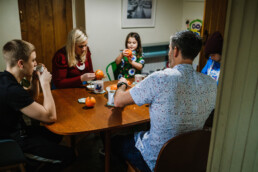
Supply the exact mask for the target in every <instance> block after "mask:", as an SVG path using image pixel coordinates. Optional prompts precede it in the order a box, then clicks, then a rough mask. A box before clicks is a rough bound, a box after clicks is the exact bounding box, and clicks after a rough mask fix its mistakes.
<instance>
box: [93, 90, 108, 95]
mask: <svg viewBox="0 0 258 172" xmlns="http://www.w3.org/2000/svg"><path fill="white" fill-rule="evenodd" d="M105 92H106V91H105V90H103V91H101V92H97V93H96V92H94V91H93V93H95V94H103V93H105Z"/></svg>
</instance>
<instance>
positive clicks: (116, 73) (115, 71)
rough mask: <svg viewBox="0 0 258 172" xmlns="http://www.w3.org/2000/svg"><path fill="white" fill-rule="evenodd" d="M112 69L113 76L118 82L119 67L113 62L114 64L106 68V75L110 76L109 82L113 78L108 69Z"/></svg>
mask: <svg viewBox="0 0 258 172" xmlns="http://www.w3.org/2000/svg"><path fill="white" fill-rule="evenodd" d="M110 67H111V68H112V71H113V76H114V78H115V80H116V79H117V77H118V66H117V65H116V62H115V61H113V62H111V63H109V64H108V65H107V67H106V74H107V76H108V79H109V81H111V77H110V74H109V72H108V69H109V68H110Z"/></svg>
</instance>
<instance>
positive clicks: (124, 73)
mask: <svg viewBox="0 0 258 172" xmlns="http://www.w3.org/2000/svg"><path fill="white" fill-rule="evenodd" d="M132 61H135V62H137V63H140V64H142V65H143V66H144V63H145V61H144V59H143V55H142V56H141V57H139V58H137V57H136V55H135V51H133V57H132ZM118 67H119V69H118V77H117V79H120V78H121V77H124V78H133V77H134V75H135V74H140V73H141V70H137V69H135V68H134V67H133V66H132V65H131V64H130V63H129V61H128V58H127V57H125V56H124V57H123V58H122V60H121V63H120V64H119V65H118Z"/></svg>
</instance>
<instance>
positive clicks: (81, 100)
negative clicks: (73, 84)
mask: <svg viewBox="0 0 258 172" xmlns="http://www.w3.org/2000/svg"><path fill="white" fill-rule="evenodd" d="M85 100H86V98H80V99H78V102H79V103H85Z"/></svg>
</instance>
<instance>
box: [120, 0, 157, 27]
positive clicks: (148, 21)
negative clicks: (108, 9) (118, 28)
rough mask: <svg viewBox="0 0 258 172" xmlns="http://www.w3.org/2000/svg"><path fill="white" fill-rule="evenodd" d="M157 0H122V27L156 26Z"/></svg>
mask: <svg viewBox="0 0 258 172" xmlns="http://www.w3.org/2000/svg"><path fill="white" fill-rule="evenodd" d="M155 12H156V0H122V22H121V24H122V28H133V27H155Z"/></svg>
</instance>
